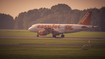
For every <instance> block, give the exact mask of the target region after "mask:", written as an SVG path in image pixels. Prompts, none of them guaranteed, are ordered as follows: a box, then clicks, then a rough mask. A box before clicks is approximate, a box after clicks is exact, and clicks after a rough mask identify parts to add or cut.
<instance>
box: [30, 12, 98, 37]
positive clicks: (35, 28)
mask: <svg viewBox="0 0 105 59" xmlns="http://www.w3.org/2000/svg"><path fill="white" fill-rule="evenodd" d="M91 14H92V11H88V12H87V13H86V14H85V16H84V17H83V18H82V20H81V21H80V22H79V23H78V24H34V25H32V26H31V27H29V28H28V30H29V31H30V32H36V33H37V37H39V35H40V36H45V35H47V34H50V33H52V35H53V37H56V35H60V34H62V35H61V37H62V38H63V37H64V35H63V34H64V33H74V32H79V31H83V30H86V29H90V28H95V27H97V26H92V25H89V23H90V18H91Z"/></svg>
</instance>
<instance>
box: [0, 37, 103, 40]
mask: <svg viewBox="0 0 105 59" xmlns="http://www.w3.org/2000/svg"><path fill="white" fill-rule="evenodd" d="M0 38H18V39H69V40H105V38H86V37H64V38H61V37H56V38H54V37H35V36H0Z"/></svg>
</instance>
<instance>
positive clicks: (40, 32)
mask: <svg viewBox="0 0 105 59" xmlns="http://www.w3.org/2000/svg"><path fill="white" fill-rule="evenodd" d="M38 33H39V35H47V34H49V33H48V32H47V31H44V30H40V31H39V32H38Z"/></svg>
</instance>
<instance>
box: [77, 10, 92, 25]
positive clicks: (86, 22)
mask: <svg viewBox="0 0 105 59" xmlns="http://www.w3.org/2000/svg"><path fill="white" fill-rule="evenodd" d="M91 14H92V11H88V12H87V13H86V15H85V16H84V17H83V18H82V20H81V21H80V22H79V23H78V25H89V23H90V18H91Z"/></svg>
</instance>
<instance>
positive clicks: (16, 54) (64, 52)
mask: <svg viewBox="0 0 105 59" xmlns="http://www.w3.org/2000/svg"><path fill="white" fill-rule="evenodd" d="M104 53H105V47H91V48H90V47H89V48H88V50H82V49H81V47H73V46H62V47H59V46H0V58H1V59H104V58H105V54H104Z"/></svg>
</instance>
